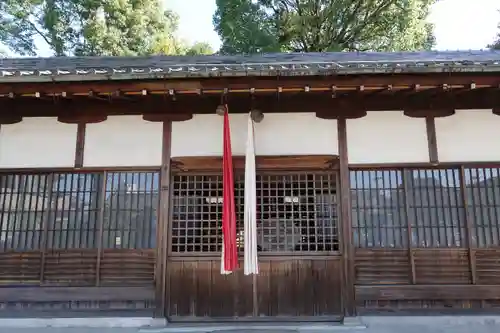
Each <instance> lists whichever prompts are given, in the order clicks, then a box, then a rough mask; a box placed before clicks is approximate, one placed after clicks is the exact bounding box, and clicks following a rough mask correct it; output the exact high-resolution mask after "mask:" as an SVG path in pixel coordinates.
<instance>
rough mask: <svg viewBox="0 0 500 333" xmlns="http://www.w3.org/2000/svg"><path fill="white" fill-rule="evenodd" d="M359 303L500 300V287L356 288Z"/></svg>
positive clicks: (403, 286) (395, 286)
mask: <svg viewBox="0 0 500 333" xmlns="http://www.w3.org/2000/svg"><path fill="white" fill-rule="evenodd" d="M356 299H357V300H358V301H397V300H426V301H432V300H436V301H438V300H500V285H392V286H356Z"/></svg>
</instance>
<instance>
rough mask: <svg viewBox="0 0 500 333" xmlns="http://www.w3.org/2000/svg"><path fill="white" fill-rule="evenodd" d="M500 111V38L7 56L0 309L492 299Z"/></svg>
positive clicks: (209, 315)
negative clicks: (418, 45)
mask: <svg viewBox="0 0 500 333" xmlns="http://www.w3.org/2000/svg"><path fill="white" fill-rule="evenodd" d="M221 105H227V107H228V110H229V121H230V127H231V141H232V152H233V155H234V156H235V157H234V177H235V179H234V196H235V209H236V218H237V246H238V249H239V251H240V254H241V260H242V258H243V252H242V251H243V236H244V229H243V215H244V214H243V208H244V187H245V182H244V177H245V174H244V154H245V142H246V139H247V127H246V124H247V117H248V113H249V112H250V111H253V112H257V113H258V114H260V115H261V117H263V118H262V121H260V122H258V123H256V124H255V150H256V155H257V158H256V169H257V175H256V188H257V190H256V193H257V204H256V205H257V243H258V247H257V248H258V261H259V269H260V272H259V274H258V275H255V276H246V275H244V274H243V271H242V270H238V271H236V272H235V273H233V274H230V275H222V274H221V273H220V264H221V249H222V230H221V216H222V204H223V201H224V200H223V194H222V193H223V186H222V184H223V179H222V149H223V144H222V133H223V130H222V126H223V124H222V117H220V116H219V115H218V114H217V112H216V111H217V109H218V108H220V106H221ZM499 128H500V53H499V52H494V51H477V52H472V51H471V52H415V53H322V54H316V53H310V54H307V53H305V54H294V53H291V54H267V55H255V56H218V55H214V56H200V57H167V56H154V57H137V58H133V57H132V58H124V57H123V58H121V57H102V58H101V57H89V58H46V59H37V58H22V59H0V214H1V218H0V317H2V316H3V317H6V316H7V317H8V316H12V315H13V314H15V315H19V316H28V317H29V316H35V317H40V316H73V317H78V316H97V315H99V316H103V315H104V316H107V315H110V314H111V313H112V314H115V315H118V316H139V315H141V316H149V317H157V318H167V319H168V320H169V321H172V322H184V321H197V322H198V321H214V320H215V321H241V320H246V321H267V320H269V321H276V320H279V321H289V320H290V321H291V320H301V321H308V320H310V321H340V320H342V319H344V318H348V317H354V316H357V315H362V314H372V313H391V314H394V315H397V314H403V313H426V314H427V313H428V314H436V313H442V312H447V313H472V312H480V313H487V312H494V313H497V312H498V311H499V309H500V224H499V223H500V222H499V221H500V175H499V173H500V131H499V130H498V129H499Z"/></svg>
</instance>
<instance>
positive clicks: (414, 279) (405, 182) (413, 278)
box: [402, 169, 417, 284]
mask: <svg viewBox="0 0 500 333" xmlns="http://www.w3.org/2000/svg"><path fill="white" fill-rule="evenodd" d="M402 176H403V179H402V181H403V201H404V207H405V217H406V223H407V227H406V230H407V236H408V238H407V240H408V260H409V261H410V269H411V277H410V279H411V284H416V283H417V273H416V270H415V251H414V249H413V237H412V224H413V222H414V220H413V216H412V215H411V214H410V204H409V203H408V179H410V178H411V177H410V176H411V175H410V171H409V170H408V169H403V175H402Z"/></svg>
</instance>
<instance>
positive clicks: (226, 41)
mask: <svg viewBox="0 0 500 333" xmlns="http://www.w3.org/2000/svg"><path fill="white" fill-rule="evenodd" d="M435 1H436V0H217V12H216V13H215V15H214V25H215V28H216V31H217V32H218V34H219V36H220V37H221V39H222V43H223V44H222V48H221V52H222V53H229V54H231V53H258V52H274V51H277V52H279V51H295V52H325V51H403V50H421V49H430V48H431V47H432V46H433V44H434V42H435V40H434V36H433V33H432V32H433V26H432V25H431V24H430V23H427V22H426V19H427V16H428V14H429V9H430V6H431V5H432V4H433V3H434V2H435Z"/></svg>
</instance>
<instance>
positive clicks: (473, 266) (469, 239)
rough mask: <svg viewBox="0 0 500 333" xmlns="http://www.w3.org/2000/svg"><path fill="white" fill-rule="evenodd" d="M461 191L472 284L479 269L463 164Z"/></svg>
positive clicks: (461, 169)
mask: <svg viewBox="0 0 500 333" xmlns="http://www.w3.org/2000/svg"><path fill="white" fill-rule="evenodd" d="M459 181H460V192H461V194H462V195H461V199H462V205H463V206H464V216H465V232H466V237H467V248H468V252H469V269H470V273H471V282H472V284H476V283H477V271H476V251H475V250H474V249H473V245H474V244H473V242H472V228H473V226H472V221H471V219H470V215H469V210H468V207H469V202H468V200H467V187H466V185H465V168H464V166H463V165H462V166H461V167H460V177H459Z"/></svg>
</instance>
